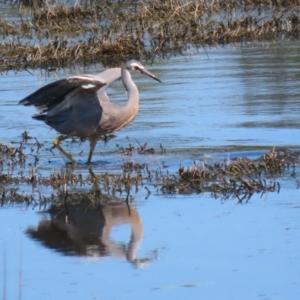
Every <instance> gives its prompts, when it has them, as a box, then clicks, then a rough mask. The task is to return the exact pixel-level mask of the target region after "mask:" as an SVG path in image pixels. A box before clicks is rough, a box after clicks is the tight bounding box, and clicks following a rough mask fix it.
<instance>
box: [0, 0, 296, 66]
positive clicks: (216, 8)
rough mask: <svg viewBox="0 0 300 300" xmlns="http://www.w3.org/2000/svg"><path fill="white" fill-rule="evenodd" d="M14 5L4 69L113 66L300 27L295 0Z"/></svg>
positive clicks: (3, 25) (2, 27) (0, 48)
mask: <svg viewBox="0 0 300 300" xmlns="http://www.w3.org/2000/svg"><path fill="white" fill-rule="evenodd" d="M18 3H19V11H20V16H21V17H20V20H19V22H16V21H14V22H10V21H7V20H4V19H0V33H1V34H2V35H3V36H4V41H3V42H2V43H1V45H0V53H1V60H0V70H2V71H3V70H9V69H22V68H28V67H31V68H35V67H42V68H55V67H63V66H68V65H70V64H71V63H74V62H83V63H86V64H89V63H92V62H94V61H95V60H98V61H101V62H102V63H104V64H105V65H108V64H110V65H112V64H120V62H124V61H125V60H127V59H128V58H129V57H130V58H132V57H135V58H137V59H142V58H144V59H150V60H152V59H154V58H155V57H157V56H158V57H168V56H170V55H172V54H176V53H183V52H184V51H185V50H186V49H187V47H188V46H190V45H192V46H194V47H206V46H212V45H219V44H222V45H223V44H227V43H232V42H246V41H259V40H266V39H267V40H270V39H277V38H281V37H298V36H299V32H300V31H299V28H300V26H299V24H300V21H299V6H298V1H293V0H290V1H279V2H278V1H275V0H255V1H253V0H251V1H250V0H249V1H247V0H246V1H239V0H232V1H210V0H203V1H190V2H186V1H178V0H167V1H159V0H149V1H146V2H145V1H137V0H131V1H109V0H107V1H101V2H98V1H90V2H89V3H88V4H87V2H86V3H85V4H84V5H83V4H82V5H78V4H76V5H74V6H66V5H52V6H46V5H45V2H44V1H39V0H20V1H19V2H18ZM66 36H68V37H66ZM71 37H72V38H71ZM32 41H33V42H32Z"/></svg>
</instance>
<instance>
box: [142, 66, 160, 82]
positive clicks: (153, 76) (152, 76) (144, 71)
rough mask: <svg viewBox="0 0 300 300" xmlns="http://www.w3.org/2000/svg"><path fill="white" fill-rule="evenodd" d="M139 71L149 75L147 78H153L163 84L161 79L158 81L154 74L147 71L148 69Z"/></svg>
mask: <svg viewBox="0 0 300 300" xmlns="http://www.w3.org/2000/svg"><path fill="white" fill-rule="evenodd" d="M139 71H140V72H141V73H142V74H144V75H147V76H149V77H151V78H153V79H155V80H157V81H158V82H160V83H162V82H161V81H160V79H158V78H157V77H156V76H155V75H154V74H152V73H150V72H149V71H147V70H146V69H139Z"/></svg>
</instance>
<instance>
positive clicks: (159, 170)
mask: <svg viewBox="0 0 300 300" xmlns="http://www.w3.org/2000/svg"><path fill="white" fill-rule="evenodd" d="M25 135H26V139H23V141H22V142H21V143H20V146H18V147H15V146H7V145H0V203H1V205H2V206H3V205H13V204H16V203H23V204H24V203H25V204H26V205H27V206H29V205H30V206H39V207H47V206H48V204H58V205H62V204H66V203H72V204H74V203H78V202H80V201H81V200H82V199H87V198H88V199H89V200H90V201H91V204H97V205H99V204H105V203H108V202H109V201H111V200H112V199H116V198H121V199H122V200H123V201H126V202H127V203H129V202H131V201H132V200H133V196H132V195H134V194H135V193H137V192H138V191H139V190H141V189H143V190H144V193H145V195H146V199H147V198H148V197H149V196H150V195H151V193H153V192H154V193H160V194H166V195H172V194H190V193H207V192H209V193H211V195H212V196H214V197H215V198H221V199H222V200H228V199H238V201H239V202H240V203H245V202H247V201H249V199H250V198H251V196H252V195H253V194H255V193H258V194H261V195H263V194H264V193H266V192H279V191H280V184H279V182H278V181H277V178H279V177H281V176H285V175H287V174H289V176H294V177H295V172H294V168H295V167H296V166H298V165H299V163H300V153H299V152H291V151H290V150H289V149H275V148H274V149H272V150H271V151H270V152H268V153H265V154H264V155H263V156H262V157H261V158H259V159H257V160H251V159H248V158H241V159H240V158H237V159H235V160H233V161H227V160H226V161H222V162H218V163H211V164H204V163H203V164H197V163H194V165H193V166H191V167H183V166H181V167H179V168H178V170H177V171H175V173H174V172H173V173H172V172H171V171H170V170H169V169H168V167H167V166H164V165H163V166H153V165H151V164H146V163H144V164H139V163H136V162H133V161H125V162H123V164H122V165H121V167H120V169H121V172H119V173H118V174H115V173H112V172H111V173H108V172H106V171H105V170H104V169H102V168H100V169H99V168H97V167H95V168H93V167H90V168H89V169H86V168H84V169H82V168H80V167H77V168H76V167H75V168H74V166H72V165H66V166H65V167H63V168H62V169H60V170H53V171H52V172H51V174H50V176H49V171H47V172H46V173H47V175H46V176H45V175H44V173H45V172H43V168H41V165H40V158H39V156H40V154H39V151H40V149H41V148H43V147H44V146H43V145H41V144H40V143H39V142H38V141H37V140H36V139H32V138H31V139H32V140H34V141H35V142H31V143H30V144H29V145H28V135H27V133H26V134H25ZM23 138H24V134H23ZM146 150H147V145H140V144H139V145H138V146H137V147H133V146H132V145H129V147H128V148H123V147H120V148H119V152H120V154H121V155H132V154H133V153H135V154H138V155H147V153H152V154H153V153H155V150H154V149H152V148H150V149H149V151H150V150H151V151H150V152H148V151H146ZM159 153H165V149H164V148H163V147H161V149H160V150H159ZM118 169H119V168H118ZM295 186H298V181H297V180H296V179H295ZM25 191H26V192H25ZM28 191H31V192H30V193H28Z"/></svg>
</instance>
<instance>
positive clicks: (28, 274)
mask: <svg viewBox="0 0 300 300" xmlns="http://www.w3.org/2000/svg"><path fill="white" fill-rule="evenodd" d="M299 45H300V44H299V42H282V43H276V44H265V45H254V46H253V45H252V46H248V47H247V46H243V47H240V46H236V47H234V46H228V47H226V48H217V49H206V51H199V53H192V54H191V55H186V57H183V56H178V57H175V58H172V59H170V60H166V61H160V62H156V63H155V64H153V65H152V66H150V65H147V64H145V66H146V67H147V68H148V69H149V70H150V71H151V72H153V73H154V74H156V75H157V76H158V77H159V78H160V79H161V80H162V81H163V83H162V84H160V83H158V82H154V81H151V80H150V79H149V78H146V77H142V76H140V75H139V74H134V75H133V78H134V80H135V82H136V83H137V85H138V87H139V90H140V98H141V101H140V110H139V114H138V115H137V117H136V119H135V120H134V122H133V123H132V124H131V125H130V126H127V127H126V128H124V129H123V130H122V131H120V132H118V133H117V134H116V137H115V138H114V139H112V140H110V141H109V142H108V143H107V144H104V143H103V142H99V144H98V146H97V148H96V152H95V155H94V161H95V163H94V165H93V168H94V170H95V172H106V171H107V170H110V171H112V172H118V171H119V170H120V169H119V167H118V166H119V165H120V163H122V161H123V160H124V159H132V160H134V161H138V162H146V163H149V164H152V166H157V165H162V164H163V163H164V164H167V165H168V166H169V168H170V171H173V172H175V171H176V170H177V168H178V166H179V164H183V165H189V164H192V163H193V161H194V160H197V161H199V162H206V161H220V160H223V159H224V158H226V159H232V158H234V157H240V156H247V157H251V158H256V157H259V156H260V155H261V154H262V153H264V152H266V151H269V150H270V149H271V147H273V146H279V147H281V146H289V147H292V148H299V139H298V131H299V128H298V127H299V125H298V124H299V118H298V116H299V110H300V108H299V107H300V106H299V101H300V100H299V99H300V97H299V96H300V95H299V93H300V91H299V67H300V62H299V59H298V57H299V50H298V49H299ZM81 71H82V72H80V71H79V70H78V74H79V73H87V72H90V73H97V72H99V71H101V66H100V65H97V64H96V65H95V66H93V67H91V68H90V69H88V70H85V69H84V70H81ZM31 72H32V73H33V74H34V75H35V76H33V75H32V74H30V73H29V72H26V71H24V72H18V73H14V72H8V73H7V74H2V75H1V77H0V111H1V121H0V130H1V138H0V140H1V142H5V143H17V144H18V143H19V141H20V140H21V134H22V132H23V131H24V130H26V131H27V132H28V133H29V134H30V135H31V136H34V137H36V138H37V139H38V140H39V142H40V143H43V144H44V147H43V148H42V149H40V155H41V156H40V157H41V161H40V164H41V165H40V166H39V171H40V172H45V173H46V174H49V173H50V172H52V170H53V169H60V168H61V167H62V166H63V165H64V158H63V157H62V156H61V155H60V154H59V153H58V151H56V150H54V152H53V153H52V152H50V151H49V148H50V147H51V146H52V144H51V141H52V140H53V139H54V138H55V137H56V132H55V131H54V130H50V129H49V127H47V126H46V125H45V124H43V123H40V122H37V121H34V120H32V119H31V117H30V116H31V115H32V114H33V113H34V109H33V108H32V107H23V106H18V105H17V103H18V101H19V100H20V99H22V98H24V97H25V96H27V95H28V94H30V93H32V92H33V91H35V90H36V89H37V88H39V87H41V86H42V85H44V84H47V83H49V82H52V81H54V80H56V79H58V78H62V77H65V76H68V75H70V73H72V74H74V73H76V69H73V71H72V72H70V71H68V70H62V71H60V72H57V73H56V74H54V73H49V74H45V73H44V72H40V71H34V70H31ZM109 95H110V97H111V99H112V101H115V102H116V103H121V104H122V103H123V104H124V103H125V102H126V95H125V93H124V88H123V87H122V84H121V82H119V83H116V85H114V86H113V87H112V88H111V89H110V90H109ZM137 141H138V142H139V143H140V144H144V143H146V142H147V143H148V147H153V148H154V149H155V150H156V153H154V154H151V155H146V156H144V155H135V156H133V157H128V158H124V157H122V156H120V155H119V153H118V147H117V146H116V144H119V145H122V146H123V147H126V146H128V145H129V144H133V145H136V146H138V142H137ZM34 142H35V141H34V140H31V141H30V144H29V145H28V146H26V147H32V145H33V143H34ZM63 145H64V146H65V148H66V149H67V150H68V151H70V152H72V154H74V156H75V158H76V159H77V160H78V161H79V162H81V163H82V165H81V166H80V168H81V169H80V172H84V170H85V166H84V164H83V163H84V161H85V159H86V157H87V154H88V143H87V142H86V143H78V142H75V143H74V142H70V141H66V142H64V143H63ZM160 145H162V146H163V147H164V148H165V149H166V152H165V153H160ZM82 150H83V151H84V152H83V156H80V155H79V152H80V151H82ZM101 161H102V162H103V161H105V164H104V163H102V164H97V162H101ZM86 172H87V170H86ZM298 173H299V171H298V170H297V169H296V178H298V177H299V174H298ZM278 180H279V181H280V184H281V190H280V193H279V194H277V193H267V194H264V195H258V194H255V195H254V196H253V197H252V198H251V199H250V201H249V202H248V204H246V205H241V204H237V200H236V199H231V200H228V201H226V202H225V203H223V202H222V201H221V200H220V199H213V198H212V197H211V195H209V194H205V195H202V194H200V195H186V196H182V195H173V196H165V195H161V193H160V192H159V190H158V189H155V188H154V187H152V193H151V195H150V197H149V198H148V199H147V200H145V198H146V197H147V194H148V193H147V191H146V190H145V189H143V188H141V189H140V190H139V192H137V193H136V194H135V195H134V196H135V200H134V203H133V206H132V209H134V211H135V212H136V213H135V216H136V218H137V219H136V220H139V221H136V222H137V223H135V224H138V228H140V230H142V236H143V238H142V239H139V238H137V243H136V244H133V243H131V242H130V241H131V233H132V231H131V230H132V228H131V226H130V225H128V224H126V225H125V224H124V225H119V226H114V227H113V228H112V231H111V236H110V237H111V238H110V239H105V240H104V241H103V238H102V237H103V224H104V223H103V222H102V221H101V222H102V223H101V222H100V219H101V218H100V216H98V215H97V214H96V215H95V216H94V215H93V216H91V217H88V219H87V220H88V221H85V220H86V219H85V218H87V215H85V214H83V215H76V217H75V216H74V217H73V218H74V219H72V218H71V217H70V218H67V219H63V218H62V219H60V222H58V221H57V220H56V221H55V222H54V221H53V220H52V218H53V216H52V218H51V214H50V213H39V209H38V208H35V209H34V210H32V209H31V208H27V209H26V208H24V207H23V206H22V207H18V206H12V207H2V208H1V209H0V218H1V224H2V226H1V229H0V256H2V258H3V259H0V261H1V263H0V266H1V267H0V269H1V270H3V271H2V272H0V285H1V286H3V290H4V291H5V292H4V293H3V295H6V299H16V298H17V297H19V298H20V299H35V298H36V299H39V298H43V299H65V298H66V297H67V298H73V299H132V298H137V299H142V298H143V299H153V298H155V299H169V298H172V299H182V298H186V299H200V298H203V299H256V298H257V299H285V300H286V299H296V298H297V296H298V295H299V293H300V282H299V278H300V271H299V270H300V260H299V241H300V236H299V226H300V223H299V220H300V218H299V214H300V210H299V209H300V205H299V201H298V200H299V190H297V188H296V187H297V185H296V179H295V177H290V174H288V173H287V174H286V175H285V176H284V177H283V178H279V179H278ZM22 188H23V187H22ZM26 192H27V193H28V191H26ZM42 192H43V193H47V192H48V190H47V189H45V190H44V191H42ZM97 216H98V217H97ZM126 217H127V218H128V215H126ZM64 220H65V221H64ZM52 221H53V222H52ZM51 222H52V223H51ZM81 222H86V223H87V224H89V226H91V227H93V226H94V227H95V232H96V233H97V234H98V235H97V234H96V235H95V234H94V235H93V238H91V240H89V241H86V240H85V238H86V237H88V234H84V231H83V226H76V224H77V225H78V224H82V223H81ZM54 223H55V224H54ZM53 224H54V225H55V226H54V225H53ZM93 224H94V225H93ZM42 225H43V226H44V227H42ZM47 226H48V227H47ZM53 226H54V229H55V230H56V231H54V232H55V234H56V235H57V234H58V232H59V236H61V237H64V236H65V237H66V238H65V241H66V243H67V242H68V243H70V245H73V246H72V247H73V248H71V249H73V250H72V251H66V250H63V249H66V248H67V247H65V246H64V245H60V246H59V245H58V244H57V243H55V242H54V240H52V239H50V238H49V236H50V229H51V230H52V229H53ZM101 226H102V227H101ZM39 228H46V229H47V228H50V229H49V231H48V234H49V235H45V236H42V237H40V238H33V237H32V235H30V234H28V232H35V231H37V230H38V229H39ZM92 231H93V230H90V231H89V232H92ZM51 232H52V231H51ZM98 237H99V242H98V240H97V238H98ZM47 238H48V239H47ZM95 239H96V242H95ZM62 240H63V239H62ZM100 242H101V243H100ZM103 243H104V244H105V245H104V246H103V245H102V244H103ZM76 245H77V246H76ZM67 246H68V245H67ZM79 246H80V247H79ZM100 246H101V247H100ZM133 246H134V247H135V246H136V248H134V249H135V250H134V253H135V257H129V256H128V255H127V256H126V253H128V251H127V250H128V249H129V248H130V247H133ZM78 247H79V249H80V251H82V252H80V251H79V250H78V251H77V250H76V249H77V248H78ZM74 249H75V250H74ZM82 249H83V250H82ZM100 250H101V251H100ZM20 282H21V283H20ZM18 295H19V296H18ZM4 299H5V297H4Z"/></svg>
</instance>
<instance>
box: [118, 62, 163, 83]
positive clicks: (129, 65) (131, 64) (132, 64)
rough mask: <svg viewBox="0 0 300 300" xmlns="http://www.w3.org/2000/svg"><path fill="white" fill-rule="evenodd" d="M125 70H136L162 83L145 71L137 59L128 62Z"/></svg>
mask: <svg viewBox="0 0 300 300" xmlns="http://www.w3.org/2000/svg"><path fill="white" fill-rule="evenodd" d="M123 68H125V69H127V70H129V71H130V70H136V71H139V72H140V73H142V74H144V75H147V76H149V77H151V78H153V79H155V80H157V81H159V82H161V81H160V80H159V79H158V78H157V77H156V76H155V75H154V74H152V73H150V72H149V71H147V70H146V69H145V67H144V66H143V65H142V64H141V63H140V62H138V61H137V60H135V59H131V60H128V61H127V62H126V63H125V64H124V66H123Z"/></svg>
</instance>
